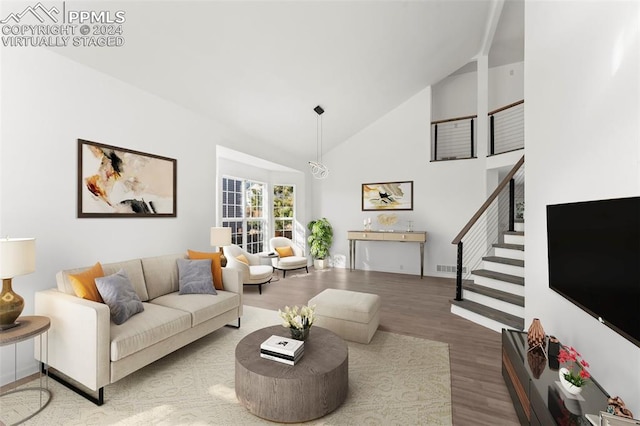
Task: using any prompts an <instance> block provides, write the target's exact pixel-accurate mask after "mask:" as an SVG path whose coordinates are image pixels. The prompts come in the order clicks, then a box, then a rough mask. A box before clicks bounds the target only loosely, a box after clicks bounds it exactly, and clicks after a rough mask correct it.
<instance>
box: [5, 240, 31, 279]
mask: <svg viewBox="0 0 640 426" xmlns="http://www.w3.org/2000/svg"><path fill="white" fill-rule="evenodd" d="M35 270H36V240H35V238H2V239H0V278H2V279H4V278H13V277H15V276H18V275H24V274H30V273H31V272H34V271H35Z"/></svg>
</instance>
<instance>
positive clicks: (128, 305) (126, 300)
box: [95, 269, 144, 324]
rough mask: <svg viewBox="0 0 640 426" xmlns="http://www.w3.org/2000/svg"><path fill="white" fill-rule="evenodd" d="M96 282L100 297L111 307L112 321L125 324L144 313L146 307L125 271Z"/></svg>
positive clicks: (100, 278)
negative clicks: (136, 315)
mask: <svg viewBox="0 0 640 426" xmlns="http://www.w3.org/2000/svg"><path fill="white" fill-rule="evenodd" d="M95 281H96V286H97V287H98V291H99V292H100V296H102V299H103V300H104V303H106V304H107V306H109V314H110V316H111V321H113V322H114V323H116V324H123V323H125V322H126V321H127V320H128V319H129V318H131V317H132V316H134V315H135V314H138V313H140V312H142V311H144V306H142V302H141V301H140V298H139V297H138V295H137V294H136V291H135V290H134V289H133V285H132V284H131V281H129V277H128V276H127V273H126V272H125V271H124V269H120V270H119V271H118V272H116V273H115V274H113V275H108V276H106V277H98V278H96V280H95Z"/></svg>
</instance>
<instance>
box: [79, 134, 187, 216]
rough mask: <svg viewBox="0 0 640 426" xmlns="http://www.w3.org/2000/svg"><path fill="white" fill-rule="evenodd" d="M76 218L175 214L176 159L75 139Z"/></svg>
mask: <svg viewBox="0 0 640 426" xmlns="http://www.w3.org/2000/svg"><path fill="white" fill-rule="evenodd" d="M77 185H78V187H77V190H78V201H77V214H78V218H133V217H176V215H177V212H176V210H177V194H176V191H177V161H176V160H175V159H173V158H168V157H162V156H159V155H154V154H148V153H145V152H140V151H134V150H131V149H126V148H120V147H116V146H111V145H106V144H102V143H98V142H92V141H88V140H85V139H78V182H77Z"/></svg>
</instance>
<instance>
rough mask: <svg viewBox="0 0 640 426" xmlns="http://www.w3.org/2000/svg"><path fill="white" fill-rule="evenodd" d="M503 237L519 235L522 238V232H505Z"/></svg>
mask: <svg viewBox="0 0 640 426" xmlns="http://www.w3.org/2000/svg"><path fill="white" fill-rule="evenodd" d="M504 235H519V236H521V237H524V231H505V232H504Z"/></svg>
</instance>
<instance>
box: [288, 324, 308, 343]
mask: <svg viewBox="0 0 640 426" xmlns="http://www.w3.org/2000/svg"><path fill="white" fill-rule="evenodd" d="M290 330H291V338H293V339H296V340H303V341H304V340H307V337H308V336H309V327H307V328H303V329H298V328H291V329H290Z"/></svg>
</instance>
